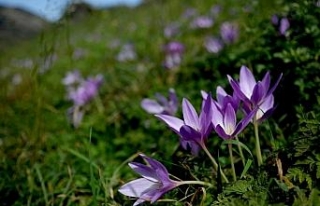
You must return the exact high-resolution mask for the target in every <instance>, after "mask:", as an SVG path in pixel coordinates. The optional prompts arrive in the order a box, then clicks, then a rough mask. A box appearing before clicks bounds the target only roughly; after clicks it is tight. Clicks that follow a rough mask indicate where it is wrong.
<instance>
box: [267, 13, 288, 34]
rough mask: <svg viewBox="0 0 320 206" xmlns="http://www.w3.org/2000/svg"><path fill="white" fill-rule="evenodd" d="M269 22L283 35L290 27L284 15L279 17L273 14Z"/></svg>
mask: <svg viewBox="0 0 320 206" xmlns="http://www.w3.org/2000/svg"><path fill="white" fill-rule="evenodd" d="M271 23H272V24H273V25H274V26H275V27H277V28H278V30H279V33H280V34H281V35H283V36H285V35H286V32H287V31H288V29H289V28H290V22H289V20H288V18H286V17H282V18H279V17H278V16H277V15H275V14H274V15H273V16H272V17H271Z"/></svg>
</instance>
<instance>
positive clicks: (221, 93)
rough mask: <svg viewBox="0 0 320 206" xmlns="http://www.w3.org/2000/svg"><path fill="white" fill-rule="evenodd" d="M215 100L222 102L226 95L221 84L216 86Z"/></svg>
mask: <svg viewBox="0 0 320 206" xmlns="http://www.w3.org/2000/svg"><path fill="white" fill-rule="evenodd" d="M216 93H217V101H218V103H219V104H221V102H223V99H224V97H225V96H227V95H228V94H227V92H226V91H225V90H224V89H223V88H222V87H221V86H218V87H217V91H216Z"/></svg>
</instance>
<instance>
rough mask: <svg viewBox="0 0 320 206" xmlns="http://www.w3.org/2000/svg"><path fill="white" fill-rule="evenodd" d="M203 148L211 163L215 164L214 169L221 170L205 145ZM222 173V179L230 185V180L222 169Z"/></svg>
mask: <svg viewBox="0 0 320 206" xmlns="http://www.w3.org/2000/svg"><path fill="white" fill-rule="evenodd" d="M201 147H202V149H203V150H204V152H205V153H206V154H207V155H208V157H209V159H210V160H211V162H212V164H213V166H214V169H215V170H216V171H218V169H219V168H218V163H217V161H216V160H215V159H214V158H213V157H212V155H211V154H210V152H209V151H208V149H207V147H206V146H205V145H204V144H202V145H201ZM220 173H221V176H222V178H223V179H224V181H225V182H226V183H229V180H228V178H227V177H226V175H225V174H224V172H223V171H222V170H221V169H220Z"/></svg>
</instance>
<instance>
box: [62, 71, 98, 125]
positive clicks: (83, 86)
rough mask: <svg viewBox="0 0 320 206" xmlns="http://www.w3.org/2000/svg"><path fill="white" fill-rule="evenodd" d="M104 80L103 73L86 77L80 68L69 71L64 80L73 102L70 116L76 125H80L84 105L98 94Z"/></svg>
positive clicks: (69, 97)
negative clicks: (82, 74)
mask: <svg viewBox="0 0 320 206" xmlns="http://www.w3.org/2000/svg"><path fill="white" fill-rule="evenodd" d="M102 82H103V76H102V75H97V76H95V77H88V78H86V79H84V78H83V77H82V76H81V74H80V72H79V71H78V70H74V71H71V72H68V73H67V74H66V76H65V78H64V79H63V80H62V83H63V84H64V85H65V86H66V90H67V99H68V100H70V101H72V103H73V106H72V107H70V108H69V109H68V118H69V120H70V122H71V123H72V124H73V126H74V127H78V126H79V125H80V123H81V120H82V117H83V115H84V111H85V110H84V107H85V106H86V105H87V104H88V103H89V102H90V101H91V100H92V99H94V98H95V97H96V96H97V95H98V92H99V89H100V87H101V85H102Z"/></svg>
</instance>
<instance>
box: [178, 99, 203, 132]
mask: <svg viewBox="0 0 320 206" xmlns="http://www.w3.org/2000/svg"><path fill="white" fill-rule="evenodd" d="M182 113H183V119H184V122H185V124H186V125H189V126H191V127H193V128H195V129H199V128H200V125H199V117H198V114H197V112H196V110H195V109H194V107H193V106H192V104H191V103H190V102H189V101H188V100H187V99H186V98H184V99H183V101H182Z"/></svg>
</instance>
